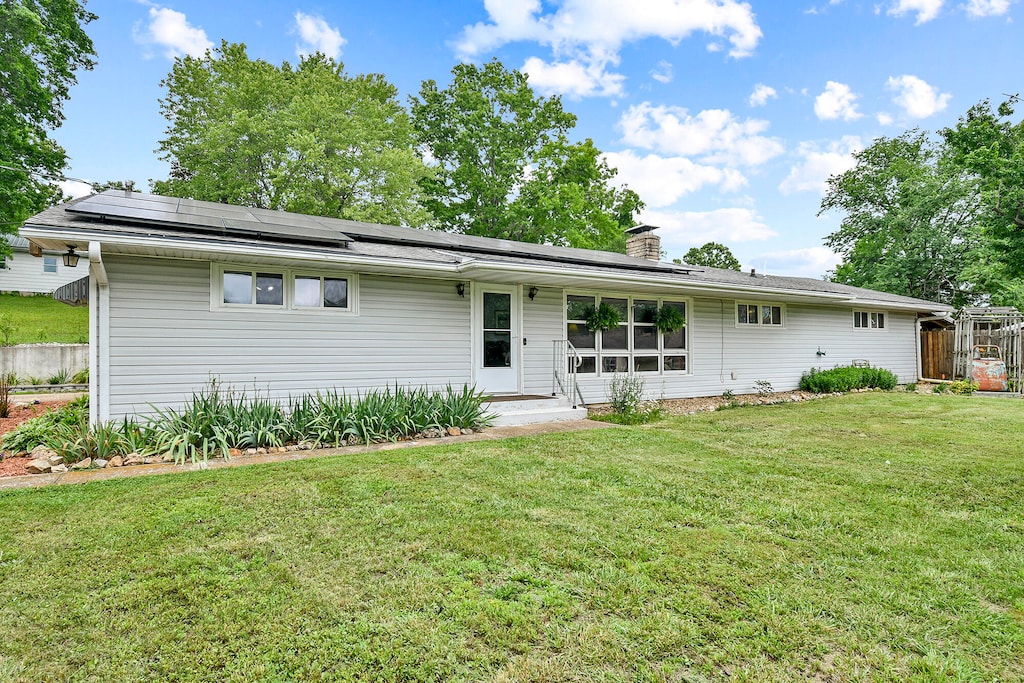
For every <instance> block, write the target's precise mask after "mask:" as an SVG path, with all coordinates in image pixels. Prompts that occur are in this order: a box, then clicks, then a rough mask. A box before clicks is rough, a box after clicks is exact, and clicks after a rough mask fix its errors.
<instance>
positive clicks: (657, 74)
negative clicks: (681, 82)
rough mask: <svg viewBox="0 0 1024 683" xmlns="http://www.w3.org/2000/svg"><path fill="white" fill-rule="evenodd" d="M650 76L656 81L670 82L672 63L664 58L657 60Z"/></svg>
mask: <svg viewBox="0 0 1024 683" xmlns="http://www.w3.org/2000/svg"><path fill="white" fill-rule="evenodd" d="M651 78H653V79H654V80H656V81H658V82H659V83H671V82H672V64H671V63H669V62H666V61H665V60H664V59H663V60H661V61H660V62H658V66H657V68H656V69H654V70H653V71H651Z"/></svg>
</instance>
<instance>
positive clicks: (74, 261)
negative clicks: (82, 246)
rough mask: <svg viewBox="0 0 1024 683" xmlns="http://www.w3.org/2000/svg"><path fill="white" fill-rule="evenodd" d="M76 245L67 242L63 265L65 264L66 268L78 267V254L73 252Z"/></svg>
mask: <svg viewBox="0 0 1024 683" xmlns="http://www.w3.org/2000/svg"><path fill="white" fill-rule="evenodd" d="M77 246H78V245H77V244H69V245H68V251H67V253H66V254H64V265H65V266H67V267H68V268H77V267H78V259H79V258H80V257H79V256H78V254H76V253H75V247H77Z"/></svg>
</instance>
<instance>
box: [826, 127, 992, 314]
mask: <svg viewBox="0 0 1024 683" xmlns="http://www.w3.org/2000/svg"><path fill="white" fill-rule="evenodd" d="M854 157H855V159H856V161H857V163H856V166H854V168H852V169H850V170H849V171H846V172H845V173H842V174H840V175H837V176H833V177H832V178H830V179H829V185H828V191H827V193H826V194H825V196H824V198H823V199H822V201H821V211H820V212H819V215H820V214H821V213H824V212H827V211H841V212H842V213H843V214H844V218H843V221H842V225H841V227H840V228H839V230H837V231H836V232H833V233H832V234H830V235H829V236H828V237H827V238H826V239H825V244H826V245H827V246H829V247H830V248H831V249H833V250H835V251H836V252H837V253H839V254H840V255H841V256H842V257H843V262H842V263H841V264H840V265H839V267H838V268H837V269H836V270H835V272H834V273H831V274H830V276H829V278H830V279H831V280H833V281H835V282H841V283H844V284H849V285H854V286H858V287H867V288H870V289H877V290H881V291H885V292H891V293H893V294H901V295H904V296H912V297H917V298H921V299H927V300H930V301H938V302H942V303H948V304H952V305H955V306H961V305H964V304H970V303H976V302H977V301H978V300H979V297H980V295H981V292H979V291H977V288H976V283H975V282H972V281H971V280H970V279H968V278H966V277H965V275H964V269H965V267H966V266H967V265H968V264H969V263H970V262H971V260H972V258H973V254H974V252H975V250H976V249H978V248H979V246H980V245H981V242H980V237H979V235H978V230H977V228H976V220H977V216H978V214H979V211H980V206H979V199H978V194H977V192H976V185H975V182H974V180H973V179H972V178H971V177H969V176H967V175H966V174H964V173H963V172H962V169H960V168H959V167H958V166H957V165H956V164H954V163H951V161H950V160H949V159H947V158H946V157H945V156H944V149H943V146H942V145H941V144H937V143H936V142H933V141H932V140H930V139H929V137H928V136H927V135H926V134H925V133H922V132H921V131H919V130H911V131H908V132H906V133H904V134H903V135H900V136H897V137H894V138H879V139H877V140H875V142H874V143H873V144H872V145H871V146H870V147H868V148H866V149H864V150H862V151H861V152H858V153H857V154H855V155H854Z"/></svg>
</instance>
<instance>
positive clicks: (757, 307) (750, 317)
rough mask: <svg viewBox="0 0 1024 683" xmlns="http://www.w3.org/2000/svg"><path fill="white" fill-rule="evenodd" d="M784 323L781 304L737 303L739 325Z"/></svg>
mask: <svg viewBox="0 0 1024 683" xmlns="http://www.w3.org/2000/svg"><path fill="white" fill-rule="evenodd" d="M782 323H783V314H782V306H781V304H745V303H737V304H736V324H737V325H757V326H759V327H782Z"/></svg>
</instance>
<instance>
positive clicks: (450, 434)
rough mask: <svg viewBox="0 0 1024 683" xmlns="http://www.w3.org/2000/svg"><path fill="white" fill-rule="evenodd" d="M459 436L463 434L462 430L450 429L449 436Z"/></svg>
mask: <svg viewBox="0 0 1024 683" xmlns="http://www.w3.org/2000/svg"><path fill="white" fill-rule="evenodd" d="M459 434H462V430H461V429H459V428H458V427H449V428H448V436H458V435H459Z"/></svg>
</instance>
